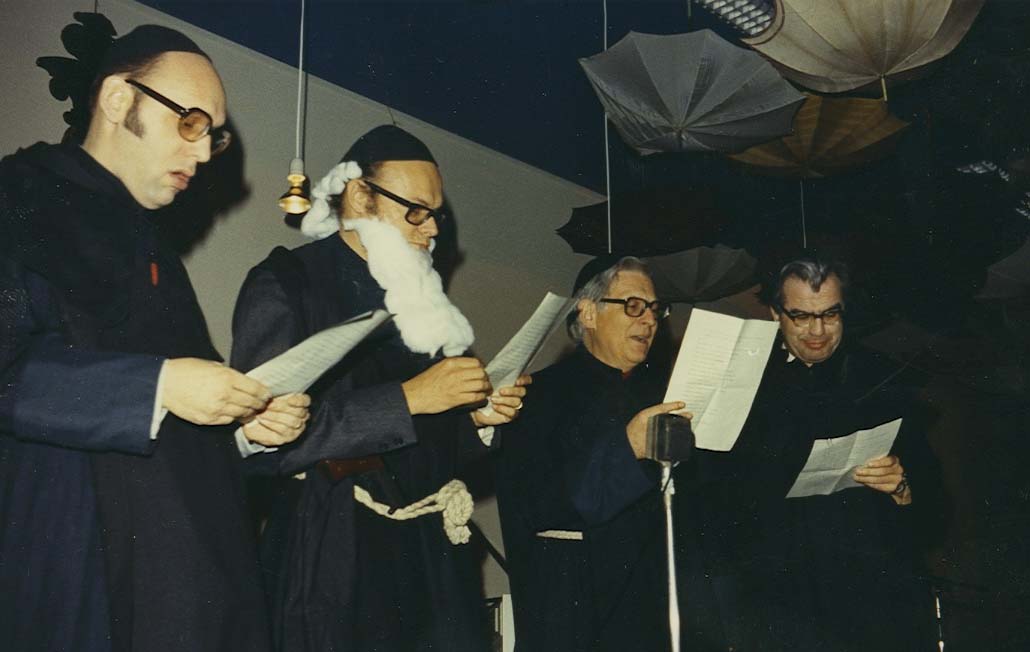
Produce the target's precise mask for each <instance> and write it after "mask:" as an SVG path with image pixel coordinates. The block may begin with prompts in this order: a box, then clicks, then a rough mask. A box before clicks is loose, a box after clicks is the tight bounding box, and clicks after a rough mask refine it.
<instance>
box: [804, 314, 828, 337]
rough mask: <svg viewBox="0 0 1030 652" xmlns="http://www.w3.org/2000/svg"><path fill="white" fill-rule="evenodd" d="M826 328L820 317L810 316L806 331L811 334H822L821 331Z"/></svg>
mask: <svg viewBox="0 0 1030 652" xmlns="http://www.w3.org/2000/svg"><path fill="white" fill-rule="evenodd" d="M825 330H826V324H824V323H823V318H822V317H812V321H811V322H809V324H808V331H809V332H810V333H812V334H813V335H822V334H823V331H825Z"/></svg>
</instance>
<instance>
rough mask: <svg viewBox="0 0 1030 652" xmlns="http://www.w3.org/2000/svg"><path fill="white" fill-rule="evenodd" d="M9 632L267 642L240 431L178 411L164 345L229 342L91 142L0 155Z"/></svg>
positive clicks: (4, 564) (77, 646)
mask: <svg viewBox="0 0 1030 652" xmlns="http://www.w3.org/2000/svg"><path fill="white" fill-rule="evenodd" d="M0 273H2V278H0V282H2V285H0V301H2V312H3V320H2V328H3V337H2V339H0V365H2V366H0V373H2V382H0V640H3V641H4V643H3V648H4V649H5V650H26V651H28V650H31V651H33V652H35V651H39V650H90V651H93V650H140V651H146V652H154V651H160V650H191V651H193V650H204V651H215V650H237V649H240V650H242V649H246V650H264V649H267V647H268V630H267V626H266V618H265V616H264V605H263V602H262V599H261V591H260V585H259V582H258V576H257V565H256V558H255V550H254V544H253V541H252V540H251V536H250V532H249V530H248V527H247V525H246V521H245V518H244V514H243V509H242V506H243V505H242V492H241V487H240V483H239V481H238V480H239V478H238V475H237V472H236V464H237V460H238V457H239V456H238V453H237V452H236V450H235V444H234V441H233V438H232V433H231V430H227V429H224V428H201V427H197V426H193V425H191V424H188V423H186V422H183V421H181V420H180V419H178V418H177V417H175V416H174V415H170V414H169V415H167V416H166V417H165V418H164V420H163V421H162V422H161V426H160V430H159V432H158V433H157V437H156V439H153V440H152V439H151V437H150V429H151V420H152V416H153V411H154V407H155V393H156V389H157V381H158V374H159V370H160V367H161V364H162V363H163V361H164V360H165V359H166V358H169V357H180V356H197V357H203V358H209V359H217V354H216V353H215V351H214V349H213V347H212V345H211V343H210V341H209V339H208V336H207V330H206V326H205V324H204V320H203V316H202V314H201V312H200V309H199V307H198V305H197V302H196V297H195V296H194V294H193V289H192V287H191V286H190V282H189V279H188V277H187V275H186V271H185V269H184V268H183V267H182V264H181V262H180V261H179V259H178V257H177V256H176V255H175V254H174V253H173V252H171V251H169V250H168V249H166V248H165V247H164V246H163V245H162V243H161V242H160V241H159V239H158V237H157V235H156V233H155V229H154V228H153V225H152V224H151V223H150V216H149V214H148V213H147V212H146V211H145V210H143V209H142V208H141V207H140V206H139V205H138V204H137V203H136V202H135V201H134V200H133V199H132V197H131V195H129V193H128V191H127V190H126V189H125V187H124V186H123V185H122V184H121V183H120V182H119V181H118V180H117V179H116V178H115V177H114V176H112V175H111V174H110V173H109V172H107V171H106V170H104V169H103V168H102V167H101V166H100V165H98V164H97V163H96V162H95V161H94V160H93V159H92V158H90V157H89V156H88V155H87V154H86V153H85V152H84V151H82V150H81V149H79V148H75V147H63V146H47V145H42V144H41V145H36V146H33V147H32V148H30V149H28V150H23V151H21V152H19V153H18V154H16V155H14V156H11V157H8V158H6V159H4V160H3V162H0Z"/></svg>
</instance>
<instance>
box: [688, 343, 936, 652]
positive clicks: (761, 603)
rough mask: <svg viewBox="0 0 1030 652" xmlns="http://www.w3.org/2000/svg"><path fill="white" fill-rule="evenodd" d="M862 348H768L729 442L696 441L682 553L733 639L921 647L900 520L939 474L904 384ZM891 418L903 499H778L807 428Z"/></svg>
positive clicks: (911, 518) (749, 643)
mask: <svg viewBox="0 0 1030 652" xmlns="http://www.w3.org/2000/svg"><path fill="white" fill-rule="evenodd" d="M890 373H891V369H890V368H885V367H884V366H883V365H881V364H879V362H878V361H876V360H875V359H873V358H871V357H870V356H867V355H863V354H861V353H858V352H855V351H849V350H847V349H846V348H845V347H842V348H841V349H840V350H838V351H837V353H836V354H835V355H834V356H833V357H832V358H831V359H830V360H829V361H827V362H824V363H820V364H816V365H813V366H811V367H808V366H806V365H805V364H803V363H802V362H800V361H797V360H795V361H793V362H787V355H786V352H785V351H784V350H783V349H782V348H781V347H780V346H779V342H778V341H777V344H776V346H774V348H773V352H772V354H771V356H770V360H769V363H768V365H767V367H766V371H765V375H764V376H763V379H762V383H761V386H760V388H759V390H758V394H757V396H756V399H755V403H754V406H753V408H752V411H751V413H750V414H749V416H748V420H747V422H746V423H745V426H744V429H743V431H742V432H741V435H740V438H739V439H738V441H737V443H736V444H735V446H734V448H733V450H732V451H731V452H730V453H713V452H709V451H699V455H698V460H697V461H698V464H697V468H696V472H697V473H696V475H695V478H697V479H700V480H702V481H704V482H702V484H701V486H700V488H697V487H695V489H694V493H693V495H692V499H691V500H688V501H681V502H679V503H677V505H678V511H679V513H678V514H677V520H678V522H680V523H682V524H683V528H684V530H683V531H682V532H680V537H679V538H680V544H681V548H682V553H683V555H684V556H686V555H700V556H701V557H702V558H703V559H704V562H705V564H706V567H707V572H708V573H709V575H710V576H711V578H712V586H713V589H714V592H715V595H716V597H717V601H718V607H719V612H720V614H721V616H722V628H723V634H724V636H725V644H726V645H727V646H731V647H732V648H733V649H735V650H741V651H744V652H746V651H749V650H761V651H765V650H804V651H807V650H820V651H827V652H844V651H853V650H854V651H858V650H869V649H876V650H896V651H898V652H901V651H903V650H923V649H928V646H932V645H933V644H934V641H935V639H934V638H933V637H932V635H931V633H930V632H929V631H928V625H929V618H930V617H931V616H932V601H929V599H928V598H927V597H926V595H924V594H925V593H926V592H925V591H923V590H922V589H921V588H920V585H919V583H918V581H917V580H916V574H915V569H916V550H915V544H914V542H913V534H914V532H913V530H914V528H915V527H916V524H917V523H918V522H921V521H923V520H924V519H925V518H927V516H928V512H931V511H932V510H934V509H935V507H936V506H937V499H938V492H939V486H940V480H939V475H938V470H937V467H936V464H935V462H934V460H933V456H932V454H931V452H930V451H929V448H928V446H927V444H926V441H925V438H924V436H923V432H922V430H921V426H922V424H921V423H920V419H919V418H918V415H917V414H915V411H914V409H913V405H912V403H911V401H910V400H909V397H908V395H907V392H906V391H905V390H904V389H903V388H900V387H898V386H897V385H896V384H892V383H890V382H887V383H884V384H881V382H882V381H884V380H887V379H888V377H889V376H890ZM897 417H905V419H906V420H905V421H904V422H903V425H902V430H901V432H900V433H899V436H898V438H897V440H896V442H895V444H894V447H893V448H892V450H891V453H892V454H894V455H898V456H899V457H900V458H901V460H902V464H903V465H904V467H905V469H906V472H907V474H908V477H909V482H910V485H911V486H912V491H913V500H914V502H913V505H911V506H906V507H901V506H897V505H895V504H894V502H893V501H892V499H891V498H890V497H889V496H888V495H886V494H883V493H881V492H877V491H874V490H871V489H869V488H866V487H858V488H853V489H846V490H843V491H840V492H837V493H834V494H831V495H828V496H811V497H807V498H792V499H786V498H785V496H786V494H787V492H788V491H789V489H790V487H791V486H792V484H793V483H794V480H795V479H796V478H797V475H798V473H799V472H800V470H801V469H802V467H803V466H804V464H805V461H806V460H807V458H808V454H809V451H810V450H811V446H812V442H813V440H815V439H822V438H832V437H839V436H844V435H848V434H851V433H852V432H854V431H855V430H859V429H867V428H870V427H872V426H875V425H879V424H881V423H885V422H887V421H891V420H893V419H895V418H897Z"/></svg>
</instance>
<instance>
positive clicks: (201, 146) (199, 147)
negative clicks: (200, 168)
mask: <svg viewBox="0 0 1030 652" xmlns="http://www.w3.org/2000/svg"><path fill="white" fill-rule="evenodd" d="M187 142H189V141H187ZM190 146H191V149H192V151H193V156H194V157H195V158H196V159H197V163H207V162H208V161H210V160H211V134H208V135H206V136H204V137H203V138H200V139H199V140H195V141H193V142H191V143H190Z"/></svg>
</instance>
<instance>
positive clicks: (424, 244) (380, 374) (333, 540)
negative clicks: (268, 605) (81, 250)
mask: <svg viewBox="0 0 1030 652" xmlns="http://www.w3.org/2000/svg"><path fill="white" fill-rule="evenodd" d="M312 196H313V199H314V201H313V203H312V209H311V211H309V212H308V214H307V215H305V217H304V221H303V223H302V225H301V228H302V230H303V231H304V233H306V234H308V235H310V236H312V237H315V238H318V240H317V241H316V242H312V243H310V244H307V245H304V246H303V247H299V248H297V249H293V250H286V249H284V248H278V249H276V250H274V251H273V252H272V254H271V255H270V256H269V257H268V258H267V259H266V260H265V261H263V262H261V263H260V264H258V265H257V266H256V267H255V268H254V269H252V270H251V272H250V274H248V276H247V279H246V281H245V282H244V285H243V288H242V289H241V290H240V296H239V300H238V301H237V303H236V312H235V315H234V318H233V351H232V364H233V366H235V367H237V368H240V369H246V368H250V367H252V366H255V365H258V364H260V363H262V362H264V361H265V360H268V359H269V358H271V357H273V356H275V355H277V354H278V353H280V352H282V351H283V350H285V349H287V348H289V347H290V346H292V345H294V344H296V343H297V342H299V341H301V340H303V339H304V338H306V337H307V336H309V335H311V334H313V333H315V332H318V331H320V330H322V329H324V328H327V327H329V326H332V325H334V324H337V323H339V322H341V321H344V320H346V319H349V318H352V317H355V316H358V315H361V314H362V313H364V312H366V311H369V310H374V309H379V308H385V309H387V310H388V311H390V312H391V313H392V314H393V319H392V320H391V322H389V323H387V324H385V325H384V326H383V327H381V328H380V329H379V330H378V331H376V332H375V333H373V334H372V335H371V336H369V338H368V339H367V340H366V341H364V342H362V344H361V346H360V347H358V349H356V350H355V351H353V352H352V353H350V354H349V355H348V356H347V357H346V358H345V359H344V360H343V361H342V362H341V363H340V364H339V365H337V367H335V368H334V369H332V370H330V371H329V372H328V373H327V374H326V376H325V379H324V380H323V381H320V382H319V383H318V384H317V385H316V386H314V387H313V388H312V418H311V423H310V424H309V426H308V429H307V432H306V434H305V436H304V437H303V438H301V439H298V440H297V441H295V442H293V443H291V444H288V445H285V446H281V447H279V448H278V449H277V450H274V451H261V452H256V453H255V454H254V455H252V456H250V457H249V458H247V461H246V464H247V465H248V466H249V467H250V469H251V470H252V471H253V472H255V473H267V474H276V475H280V476H282V477H284V478H285V484H286V486H285V487H284V494H283V495H284V496H288V495H289V493H290V492H293V493H295V494H299V495H300V498H299V502H298V503H297V504H296V505H295V506H292V505H290V504H289V501H288V500H283V501H282V502H281V503H280V504H278V505H277V506H276V508H273V510H272V517H271V518H270V519H269V524H268V527H267V528H266V530H265V534H264V538H263V543H262V561H263V563H264V566H265V572H266V577H267V578H269V589H270V592H271V593H272V602H273V604H275V609H274V610H273V614H274V616H273V618H274V622H273V625H274V628H275V638H276V641H277V642H278V643H279V645H280V646H281V649H283V650H290V651H291V652H292V651H299V650H308V651H310V652H321V651H322V650H345V651H348V652H350V651H365V650H376V651H382V652H408V651H412V650H447V651H448V652H472V651H477V652H478V651H485V650H488V649H489V641H488V638H487V633H486V631H485V628H484V624H485V622H486V613H485V608H484V603H483V600H482V588H481V582H480V576H479V572H478V569H479V560H478V559H477V558H476V556H475V549H474V548H472V547H470V546H468V545H465V542H467V541H468V535H469V532H468V530H467V529H466V528H465V527H464V525H465V523H464V521H465V520H466V519H467V517H468V516H469V515H470V514H471V506H472V503H471V497H470V496H469V495H468V493H467V491H466V490H465V488H464V485H463V484H461V483H459V482H456V481H455V477H456V475H457V474H458V473H459V472H460V470H461V469H462V467H463V466H464V465H466V464H468V463H470V462H473V461H474V460H476V459H478V458H480V457H482V456H483V455H484V454H486V453H487V452H489V451H490V449H491V447H492V446H493V445H495V443H494V440H493V433H492V427H491V426H495V425H499V424H502V423H506V422H508V421H510V420H511V419H514V418H515V417H516V416H517V415H518V411H519V409H520V408H521V407H522V399H523V397H524V396H525V394H526V388H525V387H524V385H525V384H527V383H528V382H529V378H528V377H523V378H520V379H519V380H518V382H517V383H516V386H514V387H502V388H493V387H491V386H490V381H489V379H488V377H487V375H486V372H485V370H484V369H483V365H482V363H481V362H480V361H479V360H478V359H476V358H475V357H472V356H471V355H470V354H469V353H468V352H467V349H468V348H469V346H470V345H471V344H472V338H473V334H472V329H471V327H470V325H469V323H468V321H467V320H466V319H465V317H464V316H463V315H462V314H461V312H460V311H459V310H458V308H457V307H456V306H454V305H453V304H452V303H451V301H450V299H448V297H447V296H446V294H445V293H444V292H443V285H442V282H441V279H440V276H439V274H438V273H437V272H436V271H435V270H434V269H433V266H432V263H433V260H432V257H431V255H430V251H431V250H432V248H433V242H434V238H435V236H436V235H437V234H438V233H439V229H440V227H441V226H443V225H444V224H445V223H446V222H445V220H446V219H447V217H446V215H445V213H444V212H443V210H442V208H441V207H442V205H443V203H444V196H443V181H442V178H441V175H440V169H439V167H438V166H437V163H436V160H435V159H434V158H433V155H432V153H431V152H430V151H429V148H428V147H426V145H425V144H424V143H423V142H422V141H421V140H419V139H418V138H416V137H415V136H413V135H412V134H410V133H408V132H407V131H405V130H403V129H400V128H399V127H396V126H393V125H385V126H381V127H376V128H375V129H373V130H371V131H369V132H368V133H366V134H364V135H363V136H361V137H360V138H359V139H358V140H357V141H356V142H355V143H354V144H353V145H352V146H351V147H350V148H349V149H348V151H347V153H346V154H344V156H343V160H342V161H341V163H340V164H339V165H338V166H336V167H335V168H334V169H333V170H332V171H331V172H330V174H329V175H328V176H327V177H325V178H324V179H322V180H321V181H320V182H319V183H317V184H315V186H314V187H313V189H312ZM488 398H489V402H490V405H491V408H492V409H490V410H477V408H479V407H481V406H483V404H484V402H485V401H486V400H487V399H488ZM298 472H302V473H304V474H305V477H304V479H303V480H302V481H301V480H293V479H290V476H292V475H294V474H297V473H298ZM292 484H302V486H301V487H295V486H290V485H292ZM413 504H422V505H425V504H432V505H435V506H438V507H443V506H444V505H448V507H447V510H446V512H445V515H446V516H445V518H444V519H441V517H440V515H439V514H438V513H436V512H435V511H432V510H424V509H415V508H409V506H410V505H413ZM452 508H453V509H452ZM416 512H417V514H421V515H417V514H416ZM401 517H404V520H399V519H400V518H401Z"/></svg>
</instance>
